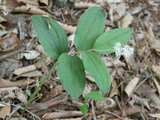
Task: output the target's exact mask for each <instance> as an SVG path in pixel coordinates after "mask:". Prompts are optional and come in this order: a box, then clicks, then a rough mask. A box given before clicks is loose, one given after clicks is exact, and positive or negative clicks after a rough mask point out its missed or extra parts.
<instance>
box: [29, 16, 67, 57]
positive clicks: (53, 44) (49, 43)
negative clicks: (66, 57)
mask: <svg viewBox="0 0 160 120" xmlns="http://www.w3.org/2000/svg"><path fill="white" fill-rule="evenodd" d="M32 24H33V27H34V29H35V31H36V34H37V37H38V39H39V42H40V43H41V45H42V46H43V48H44V50H45V52H46V53H47V54H48V55H49V56H50V57H52V58H58V57H59V56H60V55H61V54H62V53H65V52H67V51H68V39H67V35H66V33H65V31H64V30H63V28H62V27H61V26H60V25H59V24H58V23H57V22H56V21H55V20H53V19H52V18H50V17H43V16H41V15H33V16H32Z"/></svg>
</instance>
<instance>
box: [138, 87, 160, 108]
mask: <svg viewBox="0 0 160 120" xmlns="http://www.w3.org/2000/svg"><path fill="white" fill-rule="evenodd" d="M136 93H138V94H143V95H144V96H145V97H146V98H147V99H149V100H151V102H150V106H152V107H154V108H157V109H159V110H160V98H159V97H158V96H157V95H156V94H155V93H153V92H152V88H151V87H150V86H149V85H145V84H142V85H141V86H140V87H139V88H138V89H137V90H136Z"/></svg>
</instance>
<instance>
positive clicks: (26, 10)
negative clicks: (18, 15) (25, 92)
mask: <svg viewBox="0 0 160 120" xmlns="http://www.w3.org/2000/svg"><path fill="white" fill-rule="evenodd" d="M13 12H22V13H30V14H36V15H47V16H49V17H53V15H51V14H49V13H48V12H46V11H44V10H41V9H40V8H38V7H37V6H32V5H26V6H20V7H16V8H15V9H14V10H13Z"/></svg>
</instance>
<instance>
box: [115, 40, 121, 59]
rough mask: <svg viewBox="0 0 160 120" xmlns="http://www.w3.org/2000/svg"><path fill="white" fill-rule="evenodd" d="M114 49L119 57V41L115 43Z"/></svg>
mask: <svg viewBox="0 0 160 120" xmlns="http://www.w3.org/2000/svg"><path fill="white" fill-rule="evenodd" d="M114 50H115V53H116V56H117V58H118V59H119V58H120V57H121V55H122V49H121V43H120V42H116V43H115V46H114Z"/></svg>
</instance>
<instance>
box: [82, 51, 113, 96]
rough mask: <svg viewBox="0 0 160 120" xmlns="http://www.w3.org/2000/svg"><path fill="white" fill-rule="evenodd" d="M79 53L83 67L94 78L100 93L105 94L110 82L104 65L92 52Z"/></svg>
mask: <svg viewBox="0 0 160 120" xmlns="http://www.w3.org/2000/svg"><path fill="white" fill-rule="evenodd" d="M81 55H82V61H83V64H84V67H85V69H86V70H87V71H88V72H89V73H90V74H91V76H92V77H93V78H94V79H95V82H96V84H97V85H98V87H99V89H100V90H101V92H102V94H105V93H106V92H107V91H108V89H109V88H110V84H111V80H110V74H109V72H108V70H107V68H106V65H105V64H104V62H103V61H102V60H101V58H100V57H99V56H98V55H96V54H95V53H93V52H82V53H81Z"/></svg>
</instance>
